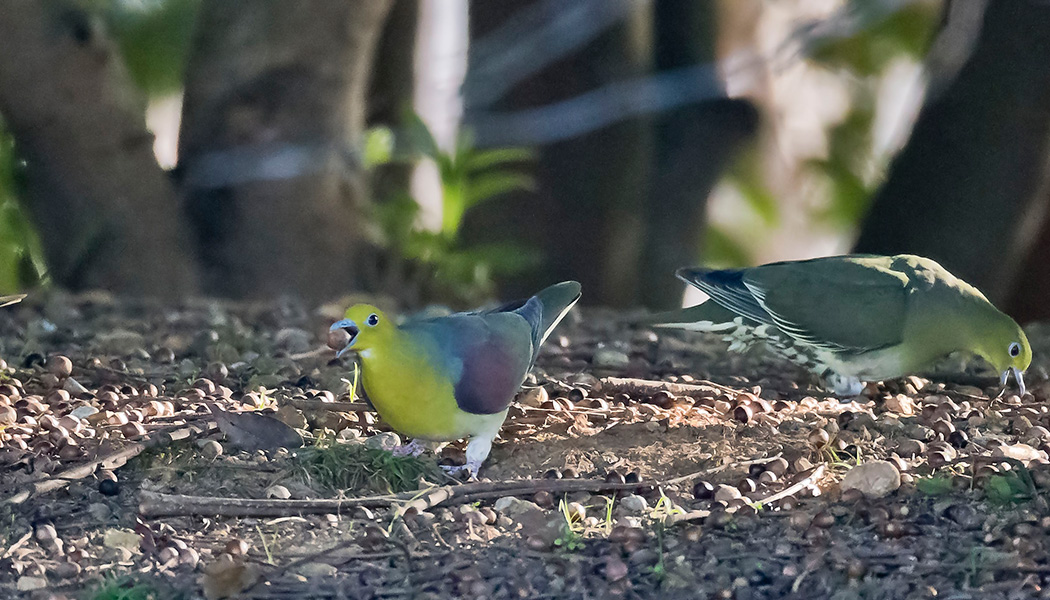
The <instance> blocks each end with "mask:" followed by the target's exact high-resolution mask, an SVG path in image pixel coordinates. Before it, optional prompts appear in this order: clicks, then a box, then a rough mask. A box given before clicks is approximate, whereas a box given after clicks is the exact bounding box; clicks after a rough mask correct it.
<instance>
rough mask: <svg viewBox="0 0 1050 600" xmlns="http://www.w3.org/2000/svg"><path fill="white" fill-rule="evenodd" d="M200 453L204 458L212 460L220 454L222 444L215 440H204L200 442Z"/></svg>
mask: <svg viewBox="0 0 1050 600" xmlns="http://www.w3.org/2000/svg"><path fill="white" fill-rule="evenodd" d="M201 454H202V455H203V456H204V458H207V459H209V460H214V459H216V458H218V457H220V456H222V444H220V443H219V442H218V441H216V440H204V441H203V443H201Z"/></svg>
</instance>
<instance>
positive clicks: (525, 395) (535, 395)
mask: <svg viewBox="0 0 1050 600" xmlns="http://www.w3.org/2000/svg"><path fill="white" fill-rule="evenodd" d="M548 398H549V395H548V394H547V390H546V389H544V388H543V387H534V388H530V389H527V390H525V391H523V392H522V393H521V394H520V395H518V403H519V404H521V405H522V406H529V407H531V408H539V407H540V406H542V405H543V403H544V402H546V401H547V400H548Z"/></svg>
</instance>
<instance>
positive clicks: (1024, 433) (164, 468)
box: [0, 294, 1050, 600]
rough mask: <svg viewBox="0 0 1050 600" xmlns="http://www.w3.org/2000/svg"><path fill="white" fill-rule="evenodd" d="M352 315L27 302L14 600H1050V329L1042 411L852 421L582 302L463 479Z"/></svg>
mask: <svg viewBox="0 0 1050 600" xmlns="http://www.w3.org/2000/svg"><path fill="white" fill-rule="evenodd" d="M339 316H340V314H339V310H338V307H335V306H329V307H323V308H322V309H320V310H318V311H315V312H307V311H305V310H304V309H302V308H301V307H299V306H296V305H295V304H292V303H285V304H278V305H274V304H270V305H265V306H264V305H234V304H228V303H219V302H205V301H201V302H199V303H193V304H187V305H183V306H180V307H161V306H155V305H152V304H149V303H134V304H129V303H126V302H116V301H114V300H113V299H111V298H109V297H107V296H104V295H85V296H75V297H71V296H66V295H61V294H52V295H50V296H49V297H48V298H47V299H46V300H36V301H33V300H32V299H31V300H28V301H25V302H23V303H22V304H20V305H17V306H13V307H8V308H6V309H3V311H0V356H3V357H5V358H6V360H7V368H6V369H5V370H4V374H3V376H2V377H0V430H2V432H0V440H2V443H0V597H5V598H6V597H16V596H19V595H24V596H25V597H32V598H53V599H57V598H85V599H91V600H96V599H97V600H115V599H124V600H137V599H145V598H200V597H206V598H220V597H225V596H229V597H237V598H260V599H261V598H273V599H279V598H298V599H306V598H369V599H388V598H432V599H438V598H441V599H446V598H478V599H481V598H491V599H498V598H518V599H524V598H551V599H553V598H580V599H584V598H596V599H601V598H657V597H659V598H723V599H730V598H735V599H739V600H747V599H760V598H800V599H802V598H807V599H809V598H836V599H841V600H846V599H852V598H865V599H877V598H885V599H912V598H931V599H932V598H937V599H945V598H950V599H954V600H961V599H968V598H1030V597H1039V598H1042V597H1050V590H1048V584H1050V554H1048V550H1050V537H1048V532H1050V504H1048V502H1047V498H1048V497H1050V464H1048V461H1047V451H1048V450H1050V412H1048V404H1047V398H1048V396H1050V383H1048V380H1047V379H1048V378H1047V365H1048V364H1050V363H1048V357H1050V330H1048V329H1046V328H1039V327H1035V328H1031V329H1030V337H1031V338H1032V342H1033V347H1034V351H1035V355H1036V362H1035V364H1033V366H1032V368H1031V369H1030V370H1029V373H1028V383H1029V389H1030V394H1029V395H1026V396H1024V397H1023V398H1019V397H1017V396H1016V395H1011V394H1009V393H1008V394H1007V395H1005V396H1003V397H1001V398H998V399H992V398H990V396H994V395H995V394H996V393H997V391H998V390H997V388H996V382H995V380H994V379H993V378H992V377H991V375H990V374H988V375H987V376H985V377H980V376H977V375H974V374H973V373H971V374H966V372H963V373H962V374H956V375H955V376H953V377H951V378H948V379H946V378H944V377H930V378H929V379H924V378H920V377H910V378H907V379H904V380H898V381H888V382H884V383H882V384H879V385H877V386H876V385H871V386H869V387H868V389H866V390H865V392H864V394H863V395H862V396H859V397H857V398H855V399H853V400H852V401H851V402H848V403H842V402H839V401H838V400H837V399H834V398H829V397H827V396H826V394H824V393H823V392H822V391H821V388H820V387H819V386H818V385H817V382H816V381H814V380H813V379H812V378H811V377H810V376H809V375H807V374H806V373H804V372H801V371H799V370H798V369H796V368H795V367H793V366H791V365H789V364H784V363H782V362H779V361H777V360H775V359H773V358H771V357H769V356H766V355H765V354H763V353H762V352H761V351H755V352H751V353H749V354H746V355H730V354H727V353H726V351H725V350H726V345H725V344H724V343H723V342H722V341H721V340H720V339H718V338H717V337H712V336H705V335H701V334H689V333H684V332H654V331H651V330H646V329H639V328H636V327H633V326H631V325H630V324H629V319H627V318H625V316H624V315H622V314H617V313H611V312H607V311H600V310H587V309H584V310H577V311H574V312H573V313H572V314H571V316H570V318H568V319H566V321H565V322H564V323H563V324H562V325H561V326H560V327H559V329H558V330H557V331H556V332H555V334H554V335H553V336H552V337H551V339H550V340H548V343H547V344H546V346H545V348H544V350H543V352H542V353H541V355H540V358H539V361H538V365H537V367H536V368H535V369H534V371H533V375H531V376H530V378H529V381H527V382H526V389H525V390H524V391H523V392H522V394H521V395H520V396H519V399H518V400H519V402H518V403H517V404H516V405H515V406H514V407H513V408H512V410H511V414H510V418H509V419H508V422H507V424H506V426H505V427H504V430H503V433H502V436H501V439H500V440H499V441H498V442H497V444H496V445H495V446H494V448H493V451H492V454H491V456H490V457H489V458H488V460H487V461H486V463H485V465H484V467H483V468H482V472H481V476H482V479H481V481H480V482H478V483H470V484H460V483H458V482H456V481H454V480H451V479H449V478H448V477H446V476H444V475H443V474H442V472H441V471H440V470H439V469H437V468H436V465H437V461H441V462H444V463H455V462H457V461H462V455H463V451H462V449H463V445H462V443H459V444H453V445H451V446H450V447H448V448H446V449H445V450H444V451H442V453H441V455H440V456H439V457H437V459H436V460H435V457H433V456H423V457H422V458H421V459H419V460H416V459H395V458H393V457H392V455H390V454H389V453H388V452H386V451H385V450H384V448H389V447H390V446H391V445H393V444H395V443H397V440H396V439H395V437H394V435H393V434H391V433H390V432H389V431H388V430H387V429H386V428H385V427H384V425H383V423H382V422H381V421H378V420H377V418H376V415H375V413H373V412H371V411H370V410H369V408H368V405H367V404H366V403H364V401H363V400H362V399H361V398H356V397H352V396H351V395H349V394H348V392H347V388H348V386H347V381H352V379H353V377H354V369H353V367H352V359H349V358H344V359H338V360H337V359H335V353H334V351H332V350H330V349H328V348H327V347H326V336H327V329H328V325H329V324H330V323H331V322H332V321H333V320H335V319H337V318H338V317H339ZM63 357H66V358H68V361H67V360H66V359H65V358H63ZM948 366H951V365H948ZM956 366H957V367H958V363H957V365H956ZM955 370H956V371H958V370H959V369H958V368H956V369H955ZM221 409H225V410H229V411H232V412H231V413H223V412H221ZM213 410H215V411H219V412H218V413H217V414H218V415H219V417H220V418H215V414H213V412H212V411H213ZM240 411H246V414H247V416H245V414H241V413H240ZM250 411H256V414H253V413H252V412H250ZM269 411H276V412H269ZM257 414H272V415H274V419H270V418H265V419H258V418H255V417H257ZM275 419H276V420H279V422H283V423H286V424H288V425H291V426H292V427H295V428H296V429H297V430H298V432H299V433H300V434H301V435H302V437H303V438H304V439H305V443H306V447H305V448H303V449H298V450H291V451H289V450H286V449H283V448H282V449H266V450H259V449H254V450H253V451H251V452H249V451H246V450H244V449H242V448H245V447H247V448H249V449H251V448H252V447H253V446H254V447H255V448H269V447H271V446H276V445H279V444H280V441H279V440H281V439H286V438H284V437H282V436H286V435H288V432H289V430H288V429H287V428H285V427H282V426H280V425H275V423H277V422H278V421H276V420H275ZM293 439H295V440H296V441H297V439H296V436H294V434H293ZM851 471H852V473H851ZM844 477H846V478H847V479H846V482H845V484H843V479H844Z"/></svg>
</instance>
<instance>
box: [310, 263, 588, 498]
mask: <svg viewBox="0 0 1050 600" xmlns="http://www.w3.org/2000/svg"><path fill="white" fill-rule="evenodd" d="M579 299H580V284H578V283H576V282H575V281H566V282H563V283H559V284H557V285H552V286H550V287H548V288H546V289H544V290H543V291H541V292H539V293H538V294H536V295H535V296H533V297H531V298H529V299H527V300H522V301H518V302H512V303H509V304H505V305H503V306H501V307H499V308H496V309H492V310H482V311H476V312H465V313H457V314H453V315H449V316H445V317H436V318H415V319H408V320H407V321H405V322H404V323H403V324H401V325H398V324H397V323H395V322H394V321H393V320H391V319H390V318H388V317H387V316H386V315H385V314H383V312H382V311H380V310H379V309H378V308H376V307H374V306H370V305H367V304H358V305H355V306H352V307H350V308H349V309H347V311H346V315H344V316H345V317H346V318H344V319H343V320H341V321H338V322H336V323H335V324H333V325H332V327H331V330H332V331H336V330H339V329H343V330H345V331H346V332H347V333H348V334H350V339H349V342H348V343H347V345H346V347H345V348H343V349H342V350H340V351H339V354H340V355H342V354H343V353H345V352H347V351H350V350H353V351H356V352H357V354H358V356H359V357H360V360H361V370H362V382H363V384H364V387H365V392H366V393H367V394H368V398H369V400H371V402H372V405H373V406H375V409H376V411H378V412H379V415H380V416H381V417H382V418H383V420H384V421H386V422H387V423H388V424H389V425H390V426H391V427H392V428H394V429H395V430H396V431H398V432H400V433H402V434H403V435H407V436H409V437H411V438H415V439H414V440H413V443H412V444H409V445H408V446H406V447H404V448H403V449H402V450H401V453H405V454H418V453H419V452H420V451H422V449H423V447H424V446H426V445H427V444H425V443H424V444H420V443H419V442H418V441H417V440H423V441H424V442H439V443H440V442H448V441H451V440H456V439H460V438H465V437H466V438H470V442H469V443H468V445H467V452H466V454H467V464H466V466H465V467H464V469H465V470H466V471H467V472H468V474H469V475H470V476H472V477H473V476H476V475H477V473H478V468H479V467H480V466H481V463H482V462H483V461H484V460H485V458H486V457H487V456H488V454H489V450H490V449H491V448H492V440H493V439H495V437H496V435H497V434H498V433H499V430H500V428H501V427H502V425H503V421H504V419H506V418H507V409H508V407H509V406H510V403H511V402H512V401H513V400H514V396H515V395H516V394H517V392H518V389H519V388H520V387H521V384H522V382H523V381H524V380H525V376H526V375H527V374H528V372H529V370H530V369H531V368H532V364H533V363H534V362H535V361H536V356H537V355H538V354H539V350H540V345H541V344H542V343H543V341H544V340H546V339H547V336H548V335H550V333H551V331H552V330H553V329H554V328H555V327H556V326H557V325H558V323H559V322H560V321H561V319H562V317H564V316H565V314H566V313H568V312H569V309H571V308H572V307H573V305H574V304H576V301H577V300H579Z"/></svg>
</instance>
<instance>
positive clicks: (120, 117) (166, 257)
mask: <svg viewBox="0 0 1050 600" xmlns="http://www.w3.org/2000/svg"><path fill="white" fill-rule="evenodd" d="M0 39H2V40H3V41H4V43H3V52H0V114H3V117H4V119H5V120H6V122H7V124H8V126H9V127H10V129H11V131H12V133H13V134H14V136H15V140H16V143H17V144H18V149H19V153H20V154H21V156H22V157H24V158H25V160H26V163H27V165H26V174H27V179H26V188H25V201H26V204H27V207H28V209H29V213H30V215H31V217H32V218H33V220H34V222H35V224H36V226H37V228H38V230H39V232H40V237H41V242H42V243H43V246H44V252H45V255H46V259H47V263H48V268H49V271H50V273H51V276H52V278H53V279H54V280H55V281H56V282H57V283H59V284H60V285H63V286H66V287H69V288H71V289H85V288H104V289H108V290H111V291H114V292H118V293H126V294H135V295H158V296H169V297H170V296H172V295H181V294H187V293H190V292H192V291H193V290H194V289H195V282H194V277H193V270H192V259H191V257H190V256H189V254H188V253H187V252H186V247H187V244H186V243H185V240H184V239H183V238H184V236H183V234H182V232H181V227H180V218H179V211H178V202H177V199H176V196H175V193H174V190H173V188H172V186H171V184H170V182H169V180H168V178H167V175H166V174H165V173H164V171H162V170H161V168H160V167H159V166H158V165H157V162H156V160H155V158H154V156H153V148H152V142H153V136H152V135H151V134H150V133H149V132H148V131H147V130H146V128H145V122H144V117H143V107H142V106H140V105H139V104H138V103H137V102H136V99H135V93H134V89H133V86H132V85H131V82H130V80H129V78H128V76H127V73H126V72H125V70H124V69H123V65H122V63H121V62H120V59H119V57H118V56H117V54H116V53H115V49H114V46H113V45H112V44H111V43H110V42H109V41H108V40H106V39H105V38H104V37H103V35H102V34H101V32H99V31H97V30H96V29H95V27H94V26H93V24H92V22H91V20H90V18H89V16H88V15H87V14H86V13H84V12H83V11H82V10H81V9H80V8H79V7H78V5H77V4H76V3H74V2H65V1H62V0H35V1H31V2H4V3H3V4H2V5H0Z"/></svg>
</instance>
